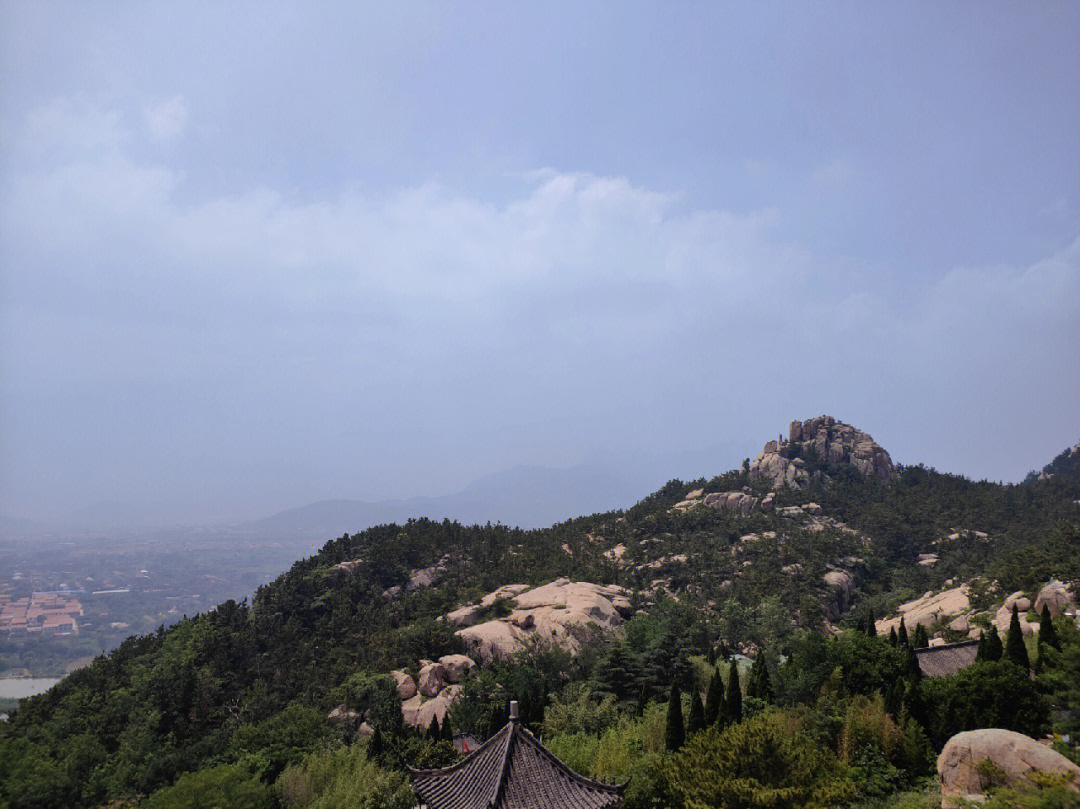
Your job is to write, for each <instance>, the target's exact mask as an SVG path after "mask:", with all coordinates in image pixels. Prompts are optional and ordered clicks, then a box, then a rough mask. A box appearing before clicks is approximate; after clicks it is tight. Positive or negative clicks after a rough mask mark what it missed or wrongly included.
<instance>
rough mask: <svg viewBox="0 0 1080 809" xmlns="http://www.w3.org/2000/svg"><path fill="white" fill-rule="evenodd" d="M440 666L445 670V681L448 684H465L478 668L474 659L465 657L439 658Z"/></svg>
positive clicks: (446, 656) (448, 656) (445, 656)
mask: <svg viewBox="0 0 1080 809" xmlns="http://www.w3.org/2000/svg"><path fill="white" fill-rule="evenodd" d="M439 665H440V666H442V668H443V679H445V680H446V682H448V683H460V682H463V681H464V680H465V678H466V677H468V676H469V673H470V672H471V671H472V670H473V669H474V668H476V663H475V662H474V661H473V659H472V658H471V657H466V656H465V655H444V656H443V657H440V658H439Z"/></svg>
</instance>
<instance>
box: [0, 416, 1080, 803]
mask: <svg viewBox="0 0 1080 809" xmlns="http://www.w3.org/2000/svg"><path fill="white" fill-rule="evenodd" d="M837 424H839V423H837ZM841 426H843V425H841ZM828 429H829V430H830V431H832V430H833V429H834V428H833V427H832V426H829V427H828ZM830 435H831V432H830ZM791 447H792V449H791V451H790V453H789V454H790V459H791V460H792V462H794V459H795V458H798V461H799V463H798V469H799V473H800V475H801V476H802V482H801V483H800V484H799V485H797V486H787V485H784V486H780V487H774V481H773V480H770V479H769V478H768V477H765V476H762V475H760V474H756V473H755V470H756V469H758V467H756V466H755V467H753V469H752V467H751V464H750V463H749V462H747V463H745V464H744V465H743V468H742V469H739V470H735V471H731V472H727V473H725V474H722V475H719V476H717V477H715V478H713V479H711V480H697V481H691V482H681V481H677V480H675V481H671V482H670V483H668V484H667V485H665V486H664V487H663V488H662V489H660V490H659V491H657V492H656V493H655V494H653V495H651V496H649V497H647V498H646V499H645V500H643V501H641V502H640V503H638V504H637V505H635V506H633V507H632V508H630V509H628V510H626V511H625V512H611V513H605V514H594V515H591V516H586V517H580V518H576V519H572V520H568V521H567V522H563V523H560V524H557V525H554V526H552V527H550V528H545V529H542V530H529V531H525V530H519V529H516V528H511V527H507V526H502V525H472V526H466V525H460V524H457V523H451V522H442V523H438V522H431V521H427V520H415V521H409V522H407V523H405V524H403V525H396V524H395V525H383V526H379V527H376V528H372V529H369V530H366V531H364V532H362V533H359V534H355V535H345V536H341V537H339V538H337V539H333V540H331V541H329V542H327V543H326V544H325V545H324V546H323V547H322V549H321V550H320V551H319V552H318V553H317V554H316V555H314V556H312V557H310V558H307V559H304V560H302V561H300V562H298V563H296V564H295V565H294V566H293V567H292V568H291V569H290V570H288V571H287V572H285V573H284V574H283V575H281V576H280V577H279V578H278V579H277V580H276V581H274V582H273V583H271V584H269V585H266V586H264V587H262V588H261V589H260V590H259V591H258V593H257V594H256V596H255V598H254V599H253V600H252V602H251V603H239V604H238V603H234V602H226V603H225V604H222V605H220V606H218V607H217V608H216V609H214V610H212V611H209V612H206V613H203V614H200V615H197V616H192V617H189V618H187V619H185V620H184V621H182V622H180V623H179V624H178V625H176V626H173V627H171V628H169V629H168V630H160V631H158V632H157V633H155V634H151V635H146V636H142V637H135V638H131V639H129V640H128V641H126V642H125V643H124V644H123V645H122V646H121V647H120V648H118V649H116V650H115V651H114V652H112V653H111V654H109V655H108V656H104V657H101V658H98V659H97V660H95V661H94V663H93V665H91V666H90V667H89V668H86V669H84V670H81V671H77V672H75V673H73V674H72V675H70V676H69V677H67V678H66V679H64V680H63V681H62V682H61V683H60V684H59V685H58V686H56V687H55V688H53V689H52V690H51V691H49V692H47V693H46V694H44V695H42V696H40V697H36V698H33V699H30V700H27V701H26V702H25V703H24V704H23V705H22V707H21V708H20V710H19V711H18V712H17V713H16V714H15V715H14V716H13V717H12V719H11V722H10V723H9V724H7V725H6V726H4V727H3V729H2V731H0V732H2V736H0V805H6V806H9V807H12V809H16V808H19V809H22V807H69V806H70V807H79V806H85V807H91V806H101V805H105V804H106V803H108V802H110V801H120V802H130V803H131V804H132V805H134V804H135V803H138V804H139V805H140V806H149V807H167V806H188V805H192V806H194V805H217V806H267V807H270V806H286V807H297V806H327V807H329V806H338V805H362V806H411V805H412V803H411V801H412V798H411V791H410V789H409V787H408V785H407V778H406V776H405V775H404V769H403V767H404V764H406V763H408V764H412V765H414V766H419V765H424V766H432V765H435V764H443V763H447V762H449V761H452V760H453V759H454V758H455V756H456V753H455V752H454V749H453V747H452V745H451V744H450V743H449V741H448V740H447V738H448V737H449V736H450V735H451V731H450V727H449V726H450V725H452V727H453V729H454V730H458V731H466V732H468V733H471V734H473V735H474V736H475V737H476V738H481V739H482V738H483V737H484V736H485V734H486V733H488V732H489V731H490V730H491V729H492V728H493V727H497V726H498V724H499V722H500V721H501V718H503V717H504V715H505V714H504V712H505V704H506V701H507V700H509V699H510V698H514V699H517V700H518V701H519V702H521V705H522V712H523V720H524V721H525V722H526V723H527V724H528V725H529V726H530V727H532V728H533V729H534V731H535V732H536V733H538V734H540V735H542V736H543V738H544V739H545V741H546V742H547V743H549V744H550V746H551V747H552V749H553V750H554V751H555V752H556V753H558V754H559V755H560V756H563V757H564V758H565V759H566V760H567V762H568V763H569V764H570V765H571V766H573V767H575V768H577V769H578V770H580V771H582V772H584V773H586V774H589V775H593V776H596V777H607V778H609V779H617V780H620V781H624V780H629V786H628V787H627V805H628V806H631V807H633V806H642V807H644V806H673V807H674V806H683V805H689V804H690V803H693V802H695V801H697V802H698V803H696V804H695V805H701V806H727V805H731V806H734V805H743V804H735V803H724V800H726V799H725V798H723V795H724V794H727V793H725V789H727V788H728V787H730V784H729V785H728V787H725V785H724V784H725V782H724V778H725V777H727V776H725V775H724V773H725V772H726V771H725V770H724V766H726V765H724V764H723V761H724V760H726V758H725V757H729V756H732V755H736V753H734V752H731V751H736V752H739V751H741V752H739V755H743V757H744V759H745V758H750V759H753V758H755V756H758V755H759V754H760V756H762V757H764V756H765V755H766V754H765V753H764V752H762V751H764V750H766V749H768V750H771V752H770V753H768V755H770V756H774V757H775V758H776V761H772V762H770V761H766V760H764V758H763V759H762V760H761V761H760V762H759V763H758V764H756V765H755V766H756V767H759V768H760V770H761V771H760V772H758V771H756V770H755V772H754V774H752V775H747V776H746V777H752V778H756V779H758V780H759V781H760V782H761V783H765V782H768V781H769V778H770V777H772V776H770V775H769V770H770V769H771V770H772V771H774V772H783V773H786V775H785V776H784V777H786V778H789V779H790V780H791V783H790V784H774V785H773V786H774V787H775V788H777V789H781V788H784V789H789V793H787V794H789V796H795V797H798V800H795V799H794V797H793V798H791V799H790V800H789V801H788V802H787V803H784V802H783V801H781V802H777V803H774V804H768V805H778V806H780V805H784V806H786V805H838V804H842V803H850V802H854V803H859V802H863V803H865V804H866V805H870V803H868V802H870V801H873V800H879V801H881V800H886V799H888V798H889V796H892V795H900V794H902V793H903V792H904V791H905V790H911V789H916V790H917V789H919V784H920V781H919V779H920V778H921V777H923V776H925V775H927V774H929V773H931V772H932V762H933V759H934V757H935V755H936V752H937V750H939V749H940V748H941V745H942V744H944V742H945V740H946V739H947V738H948V737H949V736H951V735H952V734H953V733H955V732H957V731H958V730H964V729H968V728H969V727H983V726H987V725H986V724H985V723H991V724H993V725H995V726H1011V727H1012V728H1013V729H1017V730H1021V731H1022V732H1025V733H1028V734H1035V735H1038V734H1041V733H1043V732H1045V731H1048V730H1050V729H1051V727H1052V726H1056V727H1057V729H1058V730H1071V732H1072V733H1073V734H1074V738H1075V734H1076V730H1077V729H1078V728H1080V722H1078V712H1080V687H1078V686H1077V682H1078V681H1080V639H1078V637H1077V632H1076V630H1075V626H1073V625H1072V623H1071V622H1070V621H1069V620H1068V619H1066V618H1064V617H1062V618H1059V619H1058V620H1057V621H1055V625H1056V626H1057V627H1058V628H1059V631H1058V633H1057V634H1058V638H1057V643H1058V646H1059V647H1061V648H1056V647H1055V648H1053V649H1047V648H1046V647H1045V644H1042V643H1036V641H1035V639H1034V638H1033V637H1029V638H1028V639H1027V646H1028V647H1029V651H1030V656H1031V664H1032V666H1033V667H1034V669H1035V671H1036V673H1037V676H1036V678H1035V679H1034V680H1032V679H1030V678H1028V677H1027V676H1026V674H1025V673H1024V672H1023V671H1021V669H1020V668H1019V667H1018V666H1016V665H1013V664H1012V663H1010V662H1008V661H1007V660H1005V661H996V662H993V661H981V662H980V663H978V664H976V665H975V666H973V667H972V668H970V669H967V670H965V671H963V672H961V673H959V674H957V675H954V676H952V677H945V678H937V679H934V680H932V681H931V680H927V679H925V678H921V677H920V676H919V674H918V672H917V671H916V669H917V668H918V666H917V665H915V666H914V668H913V664H912V659H913V658H912V654H913V651H912V646H913V645H915V644H916V640H915V639H914V638H912V639H911V640H910V641H906V640H903V639H901V640H900V641H897V640H896V639H893V640H891V641H890V639H888V638H886V637H879V638H875V637H872V636H871V635H872V634H873V633H871V632H868V631H867V624H868V620H869V619H870V618H871V613H872V614H873V615H874V616H876V617H878V618H882V617H884V616H887V615H889V614H891V613H892V612H893V611H895V609H896V607H897V606H898V605H899V604H900V603H901V602H905V601H909V600H911V599H913V598H916V597H918V596H920V595H922V594H923V593H924V592H927V591H938V590H941V589H944V588H946V587H948V586H952V585H953V584H955V583H958V582H965V583H970V587H971V593H972V604H973V605H976V606H979V605H981V608H984V609H989V608H990V607H992V606H993V605H994V604H995V603H1000V602H1001V599H1002V598H1003V597H1004V595H1005V594H1008V593H1013V592H1014V591H1024V592H1026V593H1029V594H1031V595H1032V600H1033V598H1034V594H1035V592H1037V591H1038V589H1039V588H1040V587H1041V586H1042V585H1044V584H1046V583H1047V582H1048V581H1049V580H1050V579H1051V578H1055V577H1056V578H1058V579H1061V580H1063V581H1065V582H1076V581H1080V451H1077V450H1076V448H1073V449H1072V450H1067V451H1066V452H1063V453H1062V454H1061V455H1060V456H1059V457H1058V458H1056V459H1055V460H1054V461H1053V462H1052V463H1051V464H1049V465H1048V466H1047V467H1046V469H1045V470H1043V473H1042V474H1038V473H1035V474H1032V475H1031V476H1029V477H1028V479H1026V480H1025V481H1024V482H1023V483H1021V484H1017V485H1001V484H994V483H987V482H975V481H970V480H967V479H965V478H963V477H959V476H955V475H949V474H944V473H941V472H938V471H936V470H933V469H928V468H925V467H922V466H908V467H900V466H897V467H896V468H895V470H893V471H892V472H891V477H890V478H889V479H888V480H883V479H881V478H880V476H878V477H875V476H874V475H871V474H864V473H862V472H860V471H859V469H858V468H857V467H856V466H855V465H854V463H855V461H854V460H852V461H850V462H848V461H836V460H834V461H832V462H830V461H829V460H828V456H827V455H821V454H817V453H815V452H813V451H812V450H805V449H804V450H801V451H797V450H796V448H795V443H794V442H793V443H792V445H791ZM878 468H879V469H880V466H879V467H878ZM713 495H721V496H713ZM560 577H562V578H566V579H569V580H570V581H578V582H581V581H585V582H595V583H600V584H617V585H621V586H622V587H625V588H626V590H627V591H628V594H629V595H628V598H629V601H630V602H631V606H632V610H633V612H632V616H631V617H629V618H628V620H627V621H626V622H625V624H623V625H622V626H621V627H620V629H619V630H618V631H616V632H600V631H594V632H592V633H591V634H588V633H586V635H585V636H583V637H585V638H586V642H585V643H584V647H583V649H582V650H581V651H580V653H578V654H577V655H571V654H569V653H568V652H566V651H565V650H562V649H559V648H558V647H552V646H547V645H544V644H536V645H534V646H533V647H531V648H526V649H523V650H522V651H520V652H519V653H518V654H516V655H514V656H513V657H512V658H508V659H497V660H493V661H491V662H490V663H489V664H487V665H485V666H483V667H482V668H481V669H480V670H479V671H478V673H477V674H476V675H475V676H474V677H472V678H471V679H470V680H469V681H468V682H466V683H465V684H464V686H463V689H462V693H461V697H460V698H459V699H458V701H457V702H455V703H454V706H453V709H452V710H451V712H450V714H449V717H450V720H449V722H444V723H443V724H444V727H442V728H434V729H432V734H431V736H430V738H429V737H428V735H427V734H416V733H412V732H409V731H408V730H407V729H405V727H404V726H403V724H402V720H401V715H400V711H399V708H398V704H399V703H398V701H397V699H396V697H397V695H396V693H388V692H392V688H393V686H392V681H391V680H389V678H388V677H387V674H388V673H389V672H390V671H392V670H410V671H414V670H415V669H416V666H417V661H422V660H437V659H438V658H439V657H440V656H443V655H447V654H452V653H461V652H465V651H467V649H466V648H465V645H464V643H463V640H462V637H461V636H460V635H458V634H455V633H456V627H455V626H454V625H452V624H451V623H450V622H448V621H446V620H444V619H443V616H445V615H446V614H447V613H448V612H450V611H452V610H454V609H455V608H457V607H459V606H461V605H463V604H468V603H475V602H477V601H479V599H480V598H481V597H482V596H484V595H485V594H486V593H489V592H491V591H493V590H495V589H496V588H498V587H500V586H502V585H506V584H511V583H522V584H529V585H541V584H544V583H546V582H550V581H552V580H555V579H558V578H560ZM1075 595H1076V594H1075V592H1074V594H1073V596H1074V598H1075ZM995 599H996V601H995ZM499 609H500V605H499V603H498V602H496V603H495V604H494V605H492V607H491V608H490V610H491V612H490V614H491V615H496V614H497V613H498V610H499ZM1032 620H1038V617H1037V616H1033V617H1032ZM870 625H871V626H872V623H871V624H870ZM1042 635H1044V636H1045V629H1044V630H1043V633H1042ZM830 636H831V637H833V638H834V639H833V640H829V637H830ZM943 636H945V637H946V638H947V639H949V640H953V639H956V638H954V637H952V635H951V634H950V632H949V630H947V629H943ZM957 637H959V635H958V636H957ZM735 655H738V657H733V656H735ZM729 660H735V661H742V662H741V663H738V662H737V663H735V664H731V663H729V662H728V661H729ZM750 660H753V666H752V668H750ZM739 665H742V666H743V668H742V670H741V671H740V669H739ZM734 672H739V674H738V675H734V674H733V673H734ZM740 677H741V678H742V682H741V684H740V682H739V678H740ZM733 679H734V681H735V682H734V684H733V682H732V681H733ZM673 692H675V693H676V694H677V696H676V698H675V701H676V703H677V710H678V712H679V714H680V717H679V722H680V723H681V722H682V714H683V711H684V710H685V713H686V714H687V716H688V717H689V718H688V720H687V721H688V722H689V725H688V726H687V727H685V728H684V735H685V737H686V742H685V745H683V744H682V740H678V739H672V738H670V736H669V735H668V736H666V735H665V734H670V733H671V732H672V727H671V723H672V720H671V719H670V717H671V715H672V710H676V709H673V708H672V707H671V705H669V702H670V701H671V699H672V698H671V694H672V693H673ZM725 692H726V693H725ZM1000 692H1004V693H1009V694H1011V695H1012V696H1013V699H1012V701H1011V707H1009V709H1008V710H1009V711H1011V713H1007V712H1006V711H1005V709H1004V708H1003V707H1002V706H1001V705H1000V704H999V702H1000V701H999V700H995V699H992V698H991V696H988V695H992V694H994V693H1000ZM678 694H681V695H682V696H678ZM725 697H726V698H725ZM698 701H700V702H701V705H700V706H698V705H697V702H698ZM736 703H737V704H736ZM672 704H675V703H672ZM337 706H345V707H346V708H347V709H350V710H354V711H356V715H357V716H362V717H365V718H366V719H367V723H368V726H369V727H373V728H375V729H376V730H377V732H376V734H375V735H374V736H361V735H359V734H358V730H357V725H358V723H357V722H351V723H350V722H331V721H328V719H327V717H328V714H330V712H331V711H332V710H333V709H335V707H337ZM943 706H947V709H946V707H943ZM699 708H700V710H699ZM1051 709H1055V710H1054V711H1053V713H1052V712H1051ZM439 736H443V737H447V738H443V739H442V740H440V739H439V738H438V737H439ZM770 745H771V747H770ZM718 762H719V763H718ZM703 771H708V772H710V773H713V772H715V773H719V774H717V775H715V779H714V781H715V782H714V781H709V780H706V781H705V782H702V780H701V779H700V778H699V777H698V775H699V774H700V773H701V772H703ZM174 785H175V786H174ZM199 795H207V796H209V795H216V796H220V797H218V798H214V799H213V800H216V801H217V802H216V803H215V802H213V801H212V800H211V799H210V798H205V800H204V799H200V798H198V797H197V796H199ZM184 796H196V798H193V799H192V798H185V797H184ZM799 796H801V797H799ZM184 800H189V801H190V800H196V802H195V803H190V802H189V803H184V802H183V801H184ZM200 800H203V802H201V803H200V802H198V801H200ZM349 801H351V803H349ZM364 801H368V802H367V803H364ZM114 805H116V804H114ZM874 805H883V804H874Z"/></svg>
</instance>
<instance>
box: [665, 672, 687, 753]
mask: <svg viewBox="0 0 1080 809" xmlns="http://www.w3.org/2000/svg"><path fill="white" fill-rule="evenodd" d="M685 741H686V726H685V725H684V724H683V713H682V694H681V693H679V684H678V683H677V682H676V683H672V684H671V694H670V696H669V697H668V709H667V725H666V726H665V728H664V746H665V747H666V748H667V749H668V750H671V751H674V750H678V749H679V748H680V747H682V746H683V743H684V742H685Z"/></svg>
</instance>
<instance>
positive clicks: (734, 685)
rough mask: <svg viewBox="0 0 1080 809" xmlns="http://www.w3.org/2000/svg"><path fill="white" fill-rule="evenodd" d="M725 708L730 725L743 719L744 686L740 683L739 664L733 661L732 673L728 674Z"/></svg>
mask: <svg viewBox="0 0 1080 809" xmlns="http://www.w3.org/2000/svg"><path fill="white" fill-rule="evenodd" d="M724 709H725V713H726V715H727V722H726V724H728V725H734V724H735V723H736V722H741V721H742V688H741V687H740V685H739V664H738V663H737V662H735V661H734V660H732V661H731V674H729V675H728V683H727V693H726V694H725V695H724Z"/></svg>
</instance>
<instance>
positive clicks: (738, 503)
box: [703, 492, 761, 515]
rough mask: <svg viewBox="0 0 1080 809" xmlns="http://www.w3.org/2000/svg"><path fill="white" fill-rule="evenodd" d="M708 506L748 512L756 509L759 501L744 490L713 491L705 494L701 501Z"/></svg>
mask: <svg viewBox="0 0 1080 809" xmlns="http://www.w3.org/2000/svg"><path fill="white" fill-rule="evenodd" d="M703 502H704V503H705V505H707V506H708V507H709V508H716V509H724V510H725V511H733V512H735V513H736V514H743V515H746V514H750V513H752V512H753V511H756V510H757V508H758V506H759V505H760V503H761V501H760V500H758V498H756V497H754V496H753V495H751V494H746V493H745V492H713V493H712V494H707V495H705V499H704V501H703Z"/></svg>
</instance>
